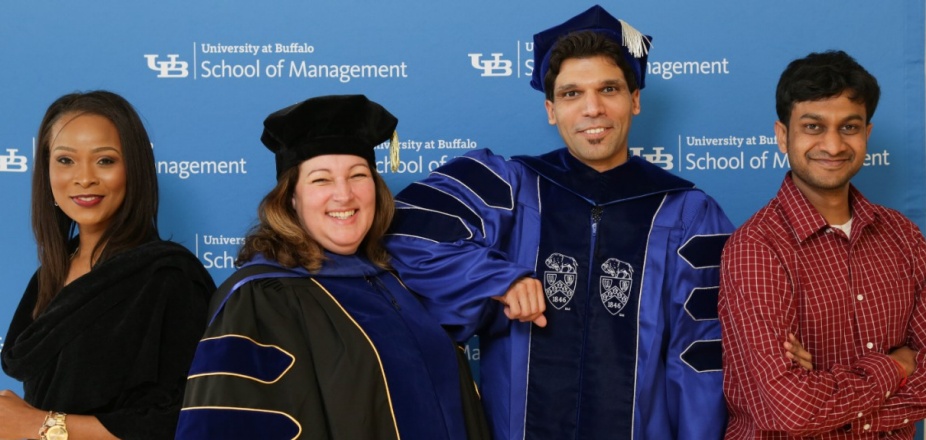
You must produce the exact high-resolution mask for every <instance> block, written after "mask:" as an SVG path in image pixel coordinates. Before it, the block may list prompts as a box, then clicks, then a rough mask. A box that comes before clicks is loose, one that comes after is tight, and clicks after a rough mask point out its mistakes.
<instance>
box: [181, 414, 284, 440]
mask: <svg viewBox="0 0 926 440" xmlns="http://www.w3.org/2000/svg"><path fill="white" fill-rule="evenodd" d="M179 426H180V428H181V430H180V431H178V432H177V437H178V438H189V439H205V438H214V437H215V436H214V435H213V434H214V433H213V432H211V431H210V429H209V427H210V426H221V427H222V428H223V431H224V432H225V433H226V434H224V435H223V439H225V440H237V439H241V440H254V439H262V440H291V439H295V438H297V437H298V436H299V433H300V432H302V429H301V428H300V426H299V424H298V423H296V421H295V420H293V419H292V418H290V417H289V416H287V415H286V414H283V413H278V412H270V411H261V410H253V409H249V408H186V409H184V410H183V411H181V412H180V423H179ZM228 433H233V434H228Z"/></svg>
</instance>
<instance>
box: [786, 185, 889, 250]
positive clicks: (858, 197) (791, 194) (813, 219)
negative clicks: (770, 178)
mask: <svg viewBox="0 0 926 440" xmlns="http://www.w3.org/2000/svg"><path fill="white" fill-rule="evenodd" d="M775 199H776V200H777V201H778V202H779V209H780V210H781V212H782V214H784V216H785V218H786V219H787V220H788V224H789V225H791V227H792V228H793V230H794V233H795V234H796V235H797V239H798V240H799V241H800V242H802V243H803V242H804V241H805V240H807V239H808V238H810V237H811V236H813V235H814V234H817V233H821V231H825V230H826V229H827V228H828V227H829V224H828V223H827V222H826V219H824V218H823V216H822V215H820V213H819V212H818V211H817V208H814V206H813V205H812V204H810V200H807V197H806V196H804V193H802V192H801V190H799V189H798V188H797V186H796V185H794V181H793V180H791V172H790V171H788V174H786V175H785V178H784V182H782V184H781V188H779V189H778V195H777V196H776V197H775ZM849 206H851V207H852V217H853V219H854V220H852V231H853V234H852V235H853V237H857V236H858V235H859V234H855V233H854V232H855V231H861V230H862V229H864V228H865V227H866V226H867V225H869V224H871V223H872V222H874V221H875V217H876V216H877V213H876V212H875V211H876V210H875V206H874V205H873V204H872V203H871V202H869V201H868V199H866V198H865V196H863V195H862V193H861V192H860V191H859V190H858V189H856V188H855V186H853V185H852V184H851V183H850V184H849Z"/></svg>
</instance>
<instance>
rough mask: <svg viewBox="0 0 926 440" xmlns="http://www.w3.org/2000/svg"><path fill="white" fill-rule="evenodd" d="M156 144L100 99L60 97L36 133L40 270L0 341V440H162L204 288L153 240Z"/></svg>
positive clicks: (119, 101) (131, 116)
mask: <svg viewBox="0 0 926 440" xmlns="http://www.w3.org/2000/svg"><path fill="white" fill-rule="evenodd" d="M157 210H158V186H157V174H156V170H155V163H154V156H153V154H152V151H151V142H150V141H149V139H148V134H147V132H146V131H145V128H144V126H143V125H142V123H141V120H140V119H139V117H138V114H137V113H136V112H135V110H134V109H133V108H132V106H131V104H129V103H128V102H127V101H126V100H125V99H123V98H122V97H121V96H119V95H116V94H114V93H111V92H106V91H95V92H88V93H74V94H69V95H65V96H62V97H61V98H59V99H58V100H56V101H55V102H54V103H52V104H51V106H50V107H49V108H48V110H47V112H46V113H45V117H44V119H43V120H42V123H41V126H40V127H39V132H38V149H37V151H36V155H35V169H34V175H33V179H32V229H33V231H34V233H35V240H36V244H37V247H38V257H39V263H40V267H39V269H38V270H37V271H36V273H35V275H34V276H33V277H32V280H31V281H30V282H29V285H28V287H27V288H26V292H25V294H24V295H23V297H22V300H21V302H20V303H19V307H18V308H17V310H16V312H15V314H14V316H13V320H12V322H11V324H10V328H9V331H8V332H7V334H6V340H5V341H4V342H5V343H4V346H3V352H2V361H3V370H4V371H5V372H6V373H7V374H8V375H9V376H11V377H13V378H16V379H19V380H21V381H22V382H23V389H24V391H25V395H24V396H23V398H22V399H21V398H19V397H18V396H17V395H16V394H15V393H13V392H12V391H9V390H4V391H0V438H42V439H46V438H47V439H58V440H60V439H67V438H68V437H70V438H72V439H82V438H93V439H107V438H122V439H169V438H172V436H173V433H174V430H175V429H176V425H177V415H178V413H179V411H180V403H181V399H182V397H183V388H184V384H185V382H186V372H187V369H188V368H189V365H190V362H191V361H192V358H193V352H194V350H195V347H196V343H197V341H198V340H199V338H200V337H201V336H202V332H203V330H204V329H205V324H206V323H205V314H206V307H207V305H208V301H209V295H210V294H211V293H212V291H213V290H214V289H215V284H213V282H212V278H211V277H210V276H209V274H208V273H207V272H206V271H205V269H204V268H203V266H202V265H201V264H200V263H199V261H198V260H197V259H196V257H195V256H193V254H191V253H190V252H189V251H188V250H187V249H186V248H184V247H183V246H180V245H178V244H175V243H172V242H170V241H164V240H161V239H160V238H159V235H158V229H157Z"/></svg>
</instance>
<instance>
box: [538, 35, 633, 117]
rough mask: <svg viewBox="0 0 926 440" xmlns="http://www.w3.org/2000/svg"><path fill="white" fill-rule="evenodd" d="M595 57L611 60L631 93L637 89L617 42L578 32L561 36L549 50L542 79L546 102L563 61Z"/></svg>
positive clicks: (605, 37) (551, 96) (600, 36)
mask: <svg viewBox="0 0 926 440" xmlns="http://www.w3.org/2000/svg"><path fill="white" fill-rule="evenodd" d="M596 56H603V57H605V58H608V59H610V60H613V61H614V64H616V65H617V66H618V67H620V68H621V71H622V72H624V79H625V80H626V81H627V87H628V88H629V89H630V92H631V93H632V92H634V91H636V90H637V88H639V85H638V84H637V77H636V75H635V74H634V73H633V68H632V67H630V64H629V63H628V62H627V60H626V59H625V58H624V52H623V48H622V47H621V44H620V43H619V42H617V41H614V40H613V39H611V38H610V37H608V36H606V35H604V34H602V33H601V32H595V31H578V32H573V33H570V34H566V35H563V36H562V37H561V38H560V39H559V40H558V41H557V42H556V44H554V45H553V48H552V49H550V69H549V70H547V73H546V75H545V76H544V78H543V90H544V92H545V93H546V95H547V100H550V101H553V84H554V83H556V77H557V76H559V69H560V67H561V66H562V64H563V61H566V60H568V59H572V58H592V57H596ZM534 68H535V69H536V68H539V66H534ZM644 68H645V66H644Z"/></svg>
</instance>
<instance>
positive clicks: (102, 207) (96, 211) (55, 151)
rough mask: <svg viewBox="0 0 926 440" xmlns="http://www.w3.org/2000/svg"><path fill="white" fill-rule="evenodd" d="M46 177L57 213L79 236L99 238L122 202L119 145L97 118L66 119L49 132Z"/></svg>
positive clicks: (81, 115)
mask: <svg viewBox="0 0 926 440" xmlns="http://www.w3.org/2000/svg"><path fill="white" fill-rule="evenodd" d="M50 138H51V142H50V143H49V158H50V160H49V165H48V175H49V181H50V183H51V190H52V196H53V197H54V199H55V203H57V204H58V207H60V208H61V210H62V211H63V212H64V214H65V215H67V216H68V217H69V218H70V219H71V220H73V221H74V222H75V223H77V226H78V228H79V230H80V233H81V235H82V236H87V235H99V234H102V233H103V232H104V231H105V230H106V228H107V227H108V226H109V224H110V222H111V221H112V219H113V216H114V215H115V214H116V213H117V212H118V211H119V208H120V207H121V206H122V203H123V201H124V200H125V179H126V173H125V162H124V160H123V155H122V142H121V141H120V140H119V132H118V130H117V129H116V126H115V125H113V123H112V122H111V121H110V120H109V119H107V118H105V117H103V116H99V115H94V114H89V113H68V114H65V115H63V116H61V117H60V118H59V119H58V121H57V122H55V123H54V124H53V125H52V127H51V133H50Z"/></svg>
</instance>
